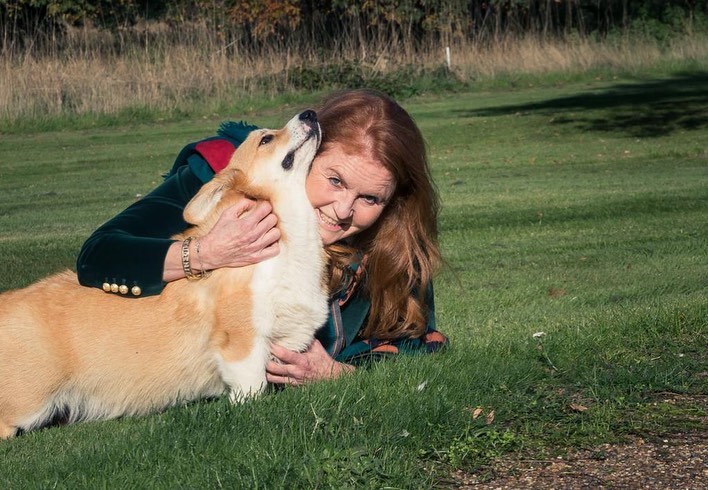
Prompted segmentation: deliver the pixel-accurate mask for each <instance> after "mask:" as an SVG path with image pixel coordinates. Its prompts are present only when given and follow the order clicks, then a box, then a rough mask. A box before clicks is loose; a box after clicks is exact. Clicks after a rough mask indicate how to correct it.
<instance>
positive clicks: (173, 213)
mask: <svg viewBox="0 0 708 490" xmlns="http://www.w3.org/2000/svg"><path fill="white" fill-rule="evenodd" d="M255 128H256V126H253V125H250V124H247V123H244V122H234V121H227V122H225V123H223V124H222V125H221V126H220V127H219V130H218V131H217V136H214V137H211V138H207V139H204V140H201V141H197V142H195V143H190V144H188V145H187V146H185V147H184V148H183V149H182V151H181V152H180V153H179V155H178V156H177V159H176V160H175V163H174V165H173V166H172V169H171V170H170V172H169V173H168V174H167V175H166V176H165V181H164V182H163V183H162V184H161V185H160V186H159V187H157V188H156V189H155V190H154V191H152V192H151V193H150V194H148V195H147V196H145V197H144V198H142V199H141V200H140V201H137V202H136V203H134V204H133V205H131V206H130V207H128V208H127V209H126V210H125V211H123V212H121V213H120V214H118V215H117V216H116V217H114V218H113V219H111V220H109V221H107V222H106V223H105V224H103V225H102V226H101V227H100V228H98V229H97V230H96V231H95V232H94V233H93V234H92V235H91V236H90V237H89V238H88V240H86V242H85V243H84V245H83V247H82V248H81V251H80V252H79V256H78V259H77V262H76V272H77V274H78V276H79V282H80V283H81V284H83V285H84V286H91V287H99V288H100V287H103V285H104V284H109V285H110V284H115V285H117V286H122V285H125V286H127V291H128V293H127V294H126V296H127V297H134V296H140V295H153V294H159V293H160V292H161V291H162V290H163V288H164V287H165V284H164V283H163V281H162V275H163V269H164V263H165V256H166V255H167V249H169V248H170V245H172V243H173V240H172V239H170V237H171V236H173V235H175V234H177V233H180V232H182V231H184V230H185V228H186V227H187V223H186V222H185V221H184V219H183V217H182V212H183V211H184V208H185V206H186V205H187V203H188V202H189V201H190V199H192V197H194V195H195V194H196V193H197V192H198V191H199V189H200V188H201V186H202V185H203V184H204V183H205V182H208V181H209V180H211V178H212V177H213V176H214V169H216V170H217V171H218V170H219V169H221V168H223V167H224V166H225V165H226V164H227V163H228V160H229V158H230V155H232V154H233V151H234V148H236V147H237V146H238V145H240V144H241V143H242V142H243V141H244V140H245V139H246V137H247V136H248V134H249V133H250V132H251V131H252V130H253V129H255ZM136 286H137V287H136ZM136 293H137V294H136Z"/></svg>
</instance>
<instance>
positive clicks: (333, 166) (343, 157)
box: [305, 143, 396, 245]
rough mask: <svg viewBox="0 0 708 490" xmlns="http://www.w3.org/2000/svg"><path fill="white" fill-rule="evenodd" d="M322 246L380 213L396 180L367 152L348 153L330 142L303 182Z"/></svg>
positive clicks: (372, 220) (358, 228)
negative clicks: (315, 219) (313, 210)
mask: <svg viewBox="0 0 708 490" xmlns="http://www.w3.org/2000/svg"><path fill="white" fill-rule="evenodd" d="M305 188H306V191H307V197H308V198H309V199H310V203H311V204H312V207H313V208H315V213H317V218H318V220H319V224H320V237H321V238H322V242H323V243H324V244H325V245H330V244H332V243H334V242H337V241H339V240H342V239H344V238H347V237H350V236H352V235H355V234H357V233H360V232H362V231H364V230H366V229H367V228H369V227H370V226H371V225H373V224H374V223H375V222H376V220H377V219H378V218H379V216H381V213H382V212H383V210H384V207H385V206H386V204H387V203H388V201H389V200H390V199H391V196H392V195H393V192H394V190H395V189H396V182H395V179H394V178H393V175H392V174H391V172H389V171H388V169H386V168H385V167H384V166H383V165H381V164H380V163H379V162H378V161H376V160H375V159H374V158H373V157H372V156H371V155H369V154H365V155H350V154H347V153H345V152H344V150H343V148H342V146H341V145H339V144H336V143H333V144H330V146H329V147H328V148H327V150H325V151H323V152H322V153H318V155H317V156H316V157H315V160H314V161H313V162H312V169H311V170H310V173H309V175H308V176H307V182H306V184H305Z"/></svg>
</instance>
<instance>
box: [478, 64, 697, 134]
mask: <svg viewBox="0 0 708 490" xmlns="http://www.w3.org/2000/svg"><path fill="white" fill-rule="evenodd" d="M583 111H587V112H583ZM517 113H521V115H528V114H541V115H555V118H554V119H553V121H552V122H553V124H571V125H573V126H575V127H576V128H578V129H580V130H584V131H606V132H623V133H626V134H628V135H630V136H635V137H645V138H646V137H655V136H665V135H670V134H672V133H673V132H675V131H677V130H687V131H695V130H699V129H703V128H705V127H706V126H708V72H692V73H682V74H679V75H677V76H675V77H672V78H666V79H659V80H649V81H644V82H640V83H620V84H617V85H614V86H611V87H608V88H605V89H602V90H593V91H591V92H587V93H583V94H579V95H573V96H569V97H559V98H557V99H549V100H545V101H542V102H534V103H529V104H518V105H505V106H499V107H492V108H486V109H480V110H475V111H466V112H465V115H466V116H499V115H505V114H517Z"/></svg>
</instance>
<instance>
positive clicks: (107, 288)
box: [101, 282, 111, 293]
mask: <svg viewBox="0 0 708 490" xmlns="http://www.w3.org/2000/svg"><path fill="white" fill-rule="evenodd" d="M101 287H102V288H103V290H104V291H105V292H107V293H110V292H111V285H110V284H108V283H107V282H104V283H103V286H101Z"/></svg>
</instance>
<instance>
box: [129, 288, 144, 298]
mask: <svg viewBox="0 0 708 490" xmlns="http://www.w3.org/2000/svg"><path fill="white" fill-rule="evenodd" d="M130 292H131V293H133V296H140V295H141V294H142V293H143V290H142V289H140V286H133V287H132V288H131V289H130Z"/></svg>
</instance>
